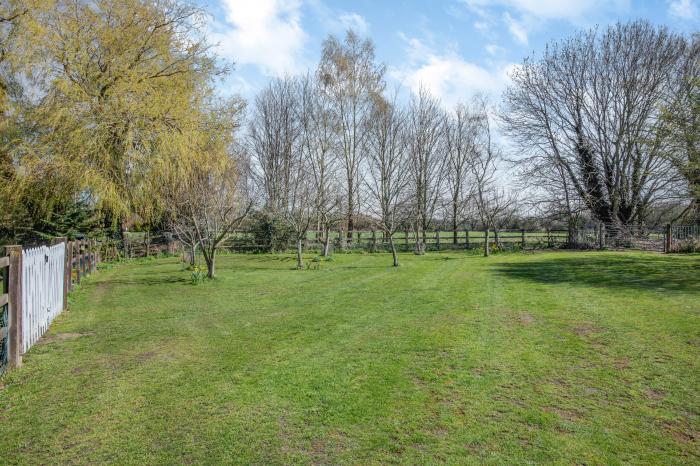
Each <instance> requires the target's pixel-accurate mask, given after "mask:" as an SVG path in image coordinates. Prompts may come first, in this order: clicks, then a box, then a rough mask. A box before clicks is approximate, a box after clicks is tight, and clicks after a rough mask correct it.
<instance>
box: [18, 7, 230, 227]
mask: <svg viewBox="0 0 700 466" xmlns="http://www.w3.org/2000/svg"><path fill="white" fill-rule="evenodd" d="M48 6H49V7H47V8H42V9H36V10H30V11H29V13H28V14H29V15H31V17H32V20H33V21H35V22H36V24H38V25H39V26H40V27H38V28H37V30H36V32H35V33H34V34H33V36H32V37H24V39H23V40H24V41H25V47H26V49H27V51H28V52H27V54H28V56H30V57H35V58H40V59H41V60H40V61H39V60H32V61H31V64H30V65H29V68H30V69H29V70H28V73H27V76H29V77H31V78H32V85H33V86H34V88H35V89H36V91H37V93H38V94H39V95H40V99H37V100H36V104H34V105H31V106H29V108H28V109H27V110H26V115H25V118H26V119H27V120H28V121H32V122H34V128H33V129H34V132H33V134H32V135H31V137H30V138H26V139H25V143H24V144H23V145H21V146H20V147H18V149H17V151H16V152H17V154H18V158H17V160H19V163H20V164H21V165H22V166H23V173H26V176H24V177H23V179H22V180H21V181H22V183H24V184H25V185H32V186H41V185H43V184H45V182H46V181H47V179H51V178H55V181H54V183H55V184H57V185H59V186H60V187H61V190H60V193H61V195H62V196H73V197H75V196H77V195H81V196H88V197H89V198H90V199H91V200H92V202H93V203H94V204H95V205H96V206H98V207H101V208H103V209H104V210H106V211H108V212H110V213H111V216H112V218H114V219H115V221H119V220H122V221H123V220H124V219H126V218H127V217H128V216H129V215H130V214H132V213H138V214H139V215H140V216H141V217H143V218H144V220H146V221H148V220H150V219H151V218H154V217H155V216H157V214H158V210H159V209H160V207H161V206H160V205H159V203H158V202H156V199H154V197H153V196H152V193H151V190H150V189H149V188H148V187H149V186H150V181H152V180H156V179H157V178H158V177H159V176H160V174H159V173H158V171H156V170H155V169H154V167H156V166H158V164H156V163H155V162H154V160H155V159H156V158H157V157H159V156H161V155H162V153H161V151H158V150H156V149H157V147H158V146H159V141H161V140H163V139H169V138H171V137H173V135H175V134H177V133H179V132H181V131H182V129H183V126H184V125H186V124H187V123H185V122H187V121H189V118H190V112H191V108H192V106H193V105H196V102H197V101H198V100H200V99H201V98H202V95H201V93H207V92H210V87H209V86H207V85H205V84H206V83H207V82H208V81H210V80H211V79H212V78H213V77H214V76H215V75H216V74H217V73H219V72H222V71H224V70H222V69H219V68H217V66H216V65H215V63H214V58H213V56H212V55H211V53H210V49H209V46H208V45H207V43H206V42H205V40H204V39H203V37H202V30H203V29H202V27H203V17H202V14H201V12H200V10H198V9H197V8H194V7H192V6H190V5H189V4H187V3H184V2H180V1H178V0H159V1H157V2H152V1H147V0H123V1H119V2H116V1H111V0H94V1H88V0H54V1H53V2H51V4H50V5H48ZM54 175H55V176H54ZM27 192H35V190H33V189H32V190H27ZM45 204H49V203H48V202H47V203H45Z"/></svg>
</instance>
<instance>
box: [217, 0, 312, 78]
mask: <svg viewBox="0 0 700 466" xmlns="http://www.w3.org/2000/svg"><path fill="white" fill-rule="evenodd" d="M221 1H222V6H223V8H224V11H225V12H226V15H225V19H224V21H223V22H216V23H214V24H213V29H214V30H213V32H212V33H211V35H212V37H213V40H214V42H218V43H219V46H218V49H219V50H218V51H219V52H220V53H221V55H222V56H224V57H226V58H228V59H231V60H234V61H235V62H236V63H239V64H247V65H256V66H258V67H259V68H260V70H261V71H262V72H263V73H264V74H268V75H278V74H282V73H294V72H298V71H301V70H303V69H304V68H305V67H306V66H305V65H306V62H305V60H304V56H303V53H304V45H305V43H306V41H307V38H308V37H307V34H306V32H305V31H304V29H303V28H302V27H301V11H300V10H301V2H300V1H299V0H254V1H249V0H221Z"/></svg>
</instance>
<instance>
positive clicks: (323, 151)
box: [300, 74, 341, 257]
mask: <svg viewBox="0 0 700 466" xmlns="http://www.w3.org/2000/svg"><path fill="white" fill-rule="evenodd" d="M300 85H301V91H300V92H301V100H302V102H301V105H302V106H303V107H304V116H303V118H302V130H303V132H302V138H303V143H304V146H305V149H306V151H305V154H306V157H307V161H306V162H307V164H308V169H309V171H310V175H311V176H312V177H313V182H314V186H315V194H314V199H315V202H316V206H315V209H316V229H317V232H319V231H320V232H322V240H323V256H324V257H327V256H328V255H330V246H331V242H330V230H331V226H332V225H333V223H335V222H336V221H337V220H339V214H340V204H341V198H340V197H339V196H338V195H337V193H338V192H339V191H340V183H339V180H338V169H339V158H338V152H337V150H336V149H337V140H336V138H335V134H334V130H335V127H336V121H337V120H336V119H335V117H334V115H333V112H332V111H331V108H330V104H329V101H328V95H327V94H326V93H324V92H322V91H321V89H320V87H319V84H318V82H317V81H316V80H315V79H314V77H312V76H310V75H308V74H307V75H306V76H305V77H304V78H303V79H302V81H301V83H300Z"/></svg>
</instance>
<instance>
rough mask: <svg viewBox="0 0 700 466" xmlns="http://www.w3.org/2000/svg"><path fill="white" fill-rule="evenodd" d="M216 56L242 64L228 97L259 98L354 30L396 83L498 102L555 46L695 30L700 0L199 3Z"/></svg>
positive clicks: (229, 82)
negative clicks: (578, 39)
mask: <svg viewBox="0 0 700 466" xmlns="http://www.w3.org/2000/svg"><path fill="white" fill-rule="evenodd" d="M199 3H200V5H201V6H202V7H204V9H205V10H207V11H208V13H209V14H210V15H211V18H210V23H209V35H210V38H211V40H212V41H213V42H216V43H218V45H217V48H218V53H219V54H220V55H221V56H222V57H224V58H225V59H227V60H232V61H235V62H236V66H235V69H234V71H233V72H232V74H231V75H230V76H229V77H228V78H226V80H225V81H224V82H222V83H221V84H220V90H221V92H222V93H223V94H240V95H241V96H243V97H244V98H246V99H251V98H252V97H253V96H254V95H255V93H256V92H257V91H258V90H259V89H261V88H262V87H263V86H265V84H266V83H267V82H268V81H269V79H270V78H271V77H274V76H277V75H280V74H284V73H298V72H304V71H306V70H307V69H313V68H314V67H315V66H316V63H317V62H318V59H319V56H320V48H321V43H322V41H323V39H324V38H325V37H326V36H327V35H328V34H337V35H342V34H343V33H344V31H345V30H346V29H347V28H348V27H352V28H353V29H355V30H356V31H357V32H359V33H360V34H362V35H366V36H368V37H370V38H372V39H373V40H374V42H375V44H376V53H377V59H378V60H379V61H383V62H384V63H386V65H387V68H388V75H387V80H388V82H389V84H390V85H393V84H394V83H399V84H400V85H401V86H402V87H403V88H404V89H406V90H410V89H416V88H417V87H418V86H419V85H420V84H421V83H422V84H423V85H426V86H428V87H430V88H431V90H432V91H433V92H434V93H435V94H437V95H438V96H439V97H440V98H441V99H442V100H443V102H444V103H445V105H447V106H450V105H452V104H454V103H456V102H457V101H460V100H467V99H469V97H470V96H471V95H473V94H474V93H476V92H485V93H487V94H491V95H493V96H494V97H497V96H498V95H499V94H500V92H501V90H502V89H503V87H504V86H505V85H506V83H507V74H508V71H509V70H510V69H511V68H512V67H513V66H515V65H516V64H517V63H520V62H521V61H522V59H523V58H524V57H525V56H527V55H531V54H533V53H534V54H537V53H539V52H541V51H542V50H543V48H544V46H545V44H546V43H547V42H549V41H551V40H555V39H560V38H563V37H566V36H568V35H570V34H572V33H574V32H575V31H577V30H580V29H584V28H589V27H593V26H595V25H601V26H605V25H607V24H610V23H614V22H615V21H618V20H628V19H636V18H644V19H647V20H649V21H651V22H653V23H656V24H665V25H668V26H669V27H671V28H672V29H675V30H678V31H682V32H686V33H687V32H693V31H697V30H698V29H699V28H698V26H699V25H700V0H658V1H648V0H645V1H642V0H607V1H606V0H578V1H557V0H493V1H489V0H445V1H432V2H431V1H418V0H413V1H409V0H404V1H399V0H396V1H389V0H385V1H381V0H374V1H372V0H356V1H344V2H343V1H334V0H199Z"/></svg>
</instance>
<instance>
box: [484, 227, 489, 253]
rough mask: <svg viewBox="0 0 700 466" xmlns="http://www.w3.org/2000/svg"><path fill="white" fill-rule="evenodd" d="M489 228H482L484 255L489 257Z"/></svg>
mask: <svg viewBox="0 0 700 466" xmlns="http://www.w3.org/2000/svg"><path fill="white" fill-rule="evenodd" d="M489 253H490V251H489V229H488V227H487V228H486V229H485V230H484V257H489Z"/></svg>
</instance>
